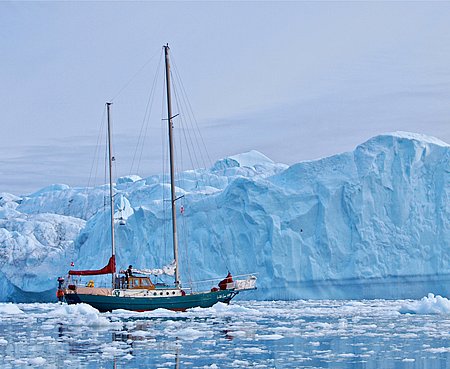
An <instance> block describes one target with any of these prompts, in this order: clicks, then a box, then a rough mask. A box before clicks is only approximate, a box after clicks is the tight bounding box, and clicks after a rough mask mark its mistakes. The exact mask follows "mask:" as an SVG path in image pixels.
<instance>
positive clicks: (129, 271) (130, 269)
mask: <svg viewBox="0 0 450 369" xmlns="http://www.w3.org/2000/svg"><path fill="white" fill-rule="evenodd" d="M132 276H133V265H128V269H127V270H125V282H126V284H127V288H130V277H132Z"/></svg>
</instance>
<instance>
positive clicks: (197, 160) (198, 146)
mask: <svg viewBox="0 0 450 369" xmlns="http://www.w3.org/2000/svg"><path fill="white" fill-rule="evenodd" d="M175 77H176V78H174V81H176V82H177V83H181V80H180V76H179V75H178V74H176V75H175ZM174 86H175V85H174ZM180 86H181V84H180ZM176 87H177V88H176V89H175V88H174V90H175V91H176V94H177V99H178V100H179V101H180V103H183V102H184V105H186V101H185V99H184V96H183V91H182V90H181V94H179V93H178V86H176ZM178 96H180V97H181V98H180V97H178ZM183 100H184V101H183ZM184 105H183V104H181V109H180V110H181V112H182V114H183V115H184V116H185V117H186V118H187V119H188V122H187V123H189V121H191V119H192V118H191V117H190V115H189V111H188V112H187V113H186V112H185V110H184V108H183V106H184ZM186 106H187V105H186ZM191 126H192V124H191ZM186 130H187V136H188V137H189V141H190V144H191V145H192V147H193V148H195V147H197V148H198V152H199V155H200V157H201V158H202V162H203V164H204V166H206V165H205V161H204V160H203V157H202V155H201V147H200V145H199V142H198V140H192V136H191V130H190V129H189V127H186ZM193 132H195V131H193ZM183 133H184V134H185V135H186V132H185V131H184V132H183ZM194 138H196V137H194ZM189 141H188V140H187V139H186V146H187V147H188V148H189V144H188V142H189ZM194 141H195V143H194ZM194 158H195V166H194V163H192V164H193V166H194V167H196V168H199V167H200V166H201V165H200V161H199V159H198V157H197V153H196V151H195V150H194ZM191 161H192V159H191Z"/></svg>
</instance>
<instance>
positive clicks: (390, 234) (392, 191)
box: [0, 132, 450, 301]
mask: <svg viewBox="0 0 450 369" xmlns="http://www.w3.org/2000/svg"><path fill="white" fill-rule="evenodd" d="M449 158H450V146H449V145H448V144H446V143H444V142H442V141H440V140H438V139H436V138H432V137H427V136H423V135H418V134H412V133H405V132H396V133H393V134H386V135H380V136H376V137H374V138H372V139H370V140H369V141H367V142H365V143H363V144H361V145H359V146H358V147H356V149H355V150H354V151H353V152H348V153H343V154H338V155H335V156H331V157H327V158H323V159H320V160H315V161H308V162H301V163H298V164H295V165H292V166H287V165H284V164H278V163H274V162H273V161H272V160H270V159H269V158H267V157H266V156H264V155H262V154H260V153H258V152H256V151H251V152H249V153H245V154H240V155H235V156H231V157H228V158H226V159H223V160H220V161H218V162H216V163H215V164H214V165H213V167H212V168H210V169H199V170H190V171H185V172H183V173H180V174H179V176H178V177H179V181H178V182H177V196H179V197H180V199H179V200H178V202H177V205H178V213H179V225H180V228H179V234H180V239H181V243H180V259H181V261H182V262H181V266H180V270H181V274H182V280H183V281H184V284H185V285H186V286H187V285H189V284H190V281H196V280H204V279H210V278H215V277H217V276H219V277H220V276H225V275H226V273H227V272H228V270H230V271H231V272H232V273H233V274H235V275H239V274H244V273H249V272H252V273H257V276H258V290H257V291H255V292H252V293H248V294H246V295H245V296H243V297H247V298H251V299H255V298H256V299H298V298H358V299H361V298H405V297H411V298H416V297H422V296H424V295H426V294H427V293H428V292H433V293H435V294H441V295H449V292H450V165H449V163H450V160H449ZM106 190H107V186H100V187H96V188H71V187H69V186H66V185H52V186H49V187H46V188H44V189H42V190H40V191H38V192H36V193H33V194H31V195H27V196H21V197H18V196H14V195H12V194H7V193H3V194H0V300H1V301H51V300H54V292H55V286H56V278H57V277H58V276H60V275H65V274H66V273H67V271H68V269H70V264H71V262H74V263H75V266H76V269H90V268H92V269H98V268H101V267H102V266H104V265H106V263H107V261H108V259H109V255H110V248H109V242H110V241H109V239H110V233H109V228H108V220H109V215H108V211H107V207H105V195H106ZM115 192H116V195H115V199H116V201H115V202H116V207H115V217H116V219H117V224H116V232H117V238H116V239H117V262H118V267H119V268H126V267H127V266H128V264H133V266H134V267H137V268H155V267H160V266H163V265H166V264H169V263H170V262H171V261H172V249H171V236H170V223H169V221H168V220H167V218H168V215H169V211H168V210H167V206H168V202H167V200H168V199H169V198H170V195H169V193H170V192H169V187H168V184H167V179H166V177H165V176H163V175H161V176H151V177H148V178H144V179H142V178H140V177H137V176H128V177H122V178H119V179H118V180H117V183H116V184H115ZM105 282H107V280H105Z"/></svg>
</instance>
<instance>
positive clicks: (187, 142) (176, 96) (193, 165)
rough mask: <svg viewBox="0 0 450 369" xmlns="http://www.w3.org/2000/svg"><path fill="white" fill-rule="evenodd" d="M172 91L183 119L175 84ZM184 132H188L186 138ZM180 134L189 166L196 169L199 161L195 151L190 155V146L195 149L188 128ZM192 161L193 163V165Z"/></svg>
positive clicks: (182, 110) (182, 120)
mask: <svg viewBox="0 0 450 369" xmlns="http://www.w3.org/2000/svg"><path fill="white" fill-rule="evenodd" d="M174 80H175V79H174ZM173 91H174V97H175V102H176V105H177V108H178V110H179V111H180V112H181V116H182V117H183V116H184V109H183V106H180V99H179V97H178V88H177V86H176V85H175V84H174V88H173ZM180 122H181V123H184V119H181V120H180ZM186 131H188V133H187V136H186ZM182 133H183V135H184V139H185V141H186V148H187V151H188V155H189V160H190V162H191V166H192V168H193V169H194V168H198V167H199V166H200V165H199V161H198V158H197V155H196V153H195V150H194V155H192V154H191V148H190V145H191V146H192V147H193V148H194V147H195V145H194V143H193V142H192V139H191V136H190V134H189V130H188V128H187V127H186V128H185V129H183V130H182ZM188 137H189V140H188ZM180 141H181V135H180ZM189 142H190V145H189ZM193 157H194V159H193ZM194 161H195V163H194Z"/></svg>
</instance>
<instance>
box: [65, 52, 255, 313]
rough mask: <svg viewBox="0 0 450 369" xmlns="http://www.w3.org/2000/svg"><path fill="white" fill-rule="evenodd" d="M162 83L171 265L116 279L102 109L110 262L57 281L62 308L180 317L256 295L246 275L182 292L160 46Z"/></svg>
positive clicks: (169, 105)
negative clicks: (84, 279) (81, 279)
mask: <svg viewBox="0 0 450 369" xmlns="http://www.w3.org/2000/svg"><path fill="white" fill-rule="evenodd" d="M163 48H164V55H165V83H166V99H167V122H168V132H169V135H168V136H169V137H168V140H169V159H170V189H171V221H172V244H173V257H174V260H173V263H172V264H171V265H169V266H166V267H163V268H161V269H142V270H136V269H133V268H132V266H131V265H130V266H129V268H128V269H127V270H126V271H125V273H123V274H124V275H123V276H119V274H118V273H116V245H115V240H114V223H115V221H114V193H113V183H112V176H113V174H112V163H113V156H112V152H111V117H110V107H111V103H109V102H108V103H106V108H107V124H108V133H107V134H108V157H109V203H110V218H111V219H110V220H111V257H110V258H109V261H108V264H107V265H106V266H104V267H103V268H101V269H98V270H70V271H69V273H68V274H69V275H68V277H67V279H64V278H59V279H58V282H59V286H58V289H57V297H58V299H59V300H60V301H66V302H67V303H68V304H78V303H86V304H89V305H91V306H93V307H94V308H96V309H98V310H99V311H111V310H115V309H126V310H132V311H147V310H154V309H159V308H163V309H169V310H176V311H184V310H186V309H190V308H194V307H203V308H207V307H211V306H213V305H214V304H216V303H218V302H223V303H229V302H230V301H231V299H232V298H233V297H235V296H236V295H237V294H238V293H240V292H242V291H248V290H254V289H256V277H255V276H254V275H252V274H247V275H243V276H240V278H239V279H233V277H232V275H231V273H228V275H227V277H226V278H225V279H223V280H221V281H220V283H219V284H218V286H213V287H212V288H211V289H210V290H207V291H194V290H192V289H187V288H183V285H182V282H181V281H180V272H179V259H178V237H177V215H176V206H175V205H176V204H175V203H176V200H177V198H176V194H175V168H174V140H173V122H172V120H173V118H174V116H173V115H172V102H171V87H170V86H171V82H170V60H169V46H168V45H165V46H163ZM159 273H161V274H162V273H165V274H168V275H173V276H174V283H173V285H172V284H167V283H154V282H153V281H152V278H151V276H154V275H157V274H159ZM105 274H111V276H112V279H111V286H110V287H109V288H102V287H95V286H94V283H93V282H92V283H91V281H90V282H89V283H88V284H82V285H80V284H77V283H75V282H74V277H76V276H94V275H105Z"/></svg>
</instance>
